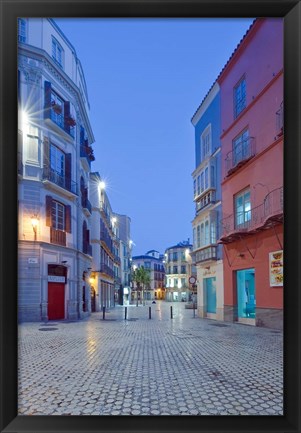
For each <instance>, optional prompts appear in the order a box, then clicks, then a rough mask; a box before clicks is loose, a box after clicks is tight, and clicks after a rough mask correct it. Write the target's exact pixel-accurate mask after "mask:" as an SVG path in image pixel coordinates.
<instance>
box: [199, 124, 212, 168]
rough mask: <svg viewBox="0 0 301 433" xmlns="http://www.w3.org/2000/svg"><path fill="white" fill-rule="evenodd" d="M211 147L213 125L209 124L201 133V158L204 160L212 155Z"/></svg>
mask: <svg viewBox="0 0 301 433" xmlns="http://www.w3.org/2000/svg"><path fill="white" fill-rule="evenodd" d="M210 148H211V125H209V126H207V128H206V129H205V130H204V132H203V133H202V135H201V159H202V161H203V160H204V159H205V158H207V156H209V155H210V150H211V149H210Z"/></svg>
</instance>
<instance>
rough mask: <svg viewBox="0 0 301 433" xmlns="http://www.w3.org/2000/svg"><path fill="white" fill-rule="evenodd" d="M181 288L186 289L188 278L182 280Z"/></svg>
mask: <svg viewBox="0 0 301 433" xmlns="http://www.w3.org/2000/svg"><path fill="white" fill-rule="evenodd" d="M181 287H186V278H181Z"/></svg>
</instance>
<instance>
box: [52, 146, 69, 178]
mask: <svg viewBox="0 0 301 433" xmlns="http://www.w3.org/2000/svg"><path fill="white" fill-rule="evenodd" d="M50 168H51V170H53V171H55V172H56V173H57V174H58V175H60V176H64V175H65V154H64V152H62V151H61V150H60V149H59V148H57V147H56V146H54V145H53V144H51V146H50Z"/></svg>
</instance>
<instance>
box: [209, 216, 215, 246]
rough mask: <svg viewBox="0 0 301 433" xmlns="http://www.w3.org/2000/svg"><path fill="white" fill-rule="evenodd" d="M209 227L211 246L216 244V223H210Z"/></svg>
mask: <svg viewBox="0 0 301 433" xmlns="http://www.w3.org/2000/svg"><path fill="white" fill-rule="evenodd" d="M210 227H211V242H210V243H211V244H215V243H216V221H211V224H210Z"/></svg>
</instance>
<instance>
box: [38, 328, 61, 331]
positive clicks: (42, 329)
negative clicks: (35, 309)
mask: <svg viewBox="0 0 301 433" xmlns="http://www.w3.org/2000/svg"><path fill="white" fill-rule="evenodd" d="M58 329H59V328H39V331H57V330H58Z"/></svg>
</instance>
